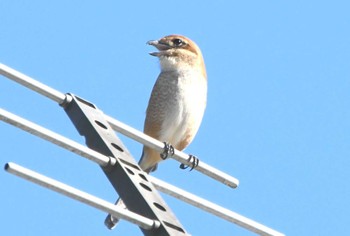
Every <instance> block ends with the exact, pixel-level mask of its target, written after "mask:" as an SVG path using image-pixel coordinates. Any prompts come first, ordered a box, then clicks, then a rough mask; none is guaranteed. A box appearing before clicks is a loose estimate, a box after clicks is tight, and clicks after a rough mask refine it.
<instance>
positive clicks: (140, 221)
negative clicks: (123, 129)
mask: <svg viewBox="0 0 350 236" xmlns="http://www.w3.org/2000/svg"><path fill="white" fill-rule="evenodd" d="M5 170H6V171H7V172H9V173H11V174H14V175H16V176H19V177H21V178H23V179H26V180H28V181H30V182H33V183H36V184H38V185H40V186H42V187H45V188H48V189H51V190H53V191H55V192H57V193H61V194H63V195H65V196H67V197H70V198H73V199H75V200H77V201H80V202H82V203H85V204H87V205H89V206H92V207H94V208H96V209H99V210H101V211H104V212H107V213H110V214H112V215H113V216H115V217H119V218H121V219H124V220H127V221H129V222H131V223H134V224H137V225H139V226H140V227H142V228H144V229H153V228H158V227H159V225H160V223H159V221H154V220H151V219H149V218H146V217H143V216H141V215H139V214H135V213H133V212H131V211H128V210H125V209H120V208H118V207H116V206H115V205H114V204H112V203H109V202H107V201H105V200H103V199H101V198H98V197H95V196H93V195H91V194H88V193H86V192H83V191H80V190H78V189H76V188H73V187H71V186H69V185H66V184H64V183H62V182H59V181H57V180H54V179H51V178H49V177H46V176H44V175H41V174H39V173H36V172H34V171H32V170H29V169H27V168H24V167H22V166H19V165H17V164H15V163H7V164H6V165H5Z"/></svg>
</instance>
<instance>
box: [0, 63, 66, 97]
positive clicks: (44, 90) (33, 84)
mask: <svg viewBox="0 0 350 236" xmlns="http://www.w3.org/2000/svg"><path fill="white" fill-rule="evenodd" d="M0 74H2V75H3V76H5V77H7V78H9V79H11V80H13V81H16V82H17V83H19V84H21V85H23V86H24V87H27V88H29V89H31V90H34V91H36V92H38V93H40V94H41V95H44V96H45V97H48V98H50V99H52V100H54V101H55V102H57V103H59V104H62V103H63V102H64V100H65V98H66V95H65V94H63V93H61V92H59V91H57V90H55V89H53V88H51V87H49V86H47V85H45V84H43V83H40V82H39V81H37V80H35V79H32V78H30V77H29V76H26V75H24V74H22V73H21V72H19V71H16V70H14V69H12V68H10V67H8V66H5V65H4V64H0Z"/></svg>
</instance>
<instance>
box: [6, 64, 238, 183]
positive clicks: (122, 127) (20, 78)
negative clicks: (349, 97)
mask: <svg viewBox="0 0 350 236" xmlns="http://www.w3.org/2000/svg"><path fill="white" fill-rule="evenodd" d="M0 74H2V75H4V76H5V77H7V78H9V79H11V80H14V81H16V82H17V83H19V84H21V85H23V86H25V87H27V88H29V89H32V90H34V91H36V92H38V93H40V94H42V95H44V96H46V97H48V98H51V99H52V100H54V101H55V102H57V103H59V104H61V105H62V104H64V103H65V102H66V100H69V99H70V98H69V95H66V94H63V93H61V92H59V91H57V90H55V89H52V88H50V87H48V86H47V85H44V84H42V83H40V82H38V81H36V80H34V79H32V78H30V77H29V76H26V75H24V74H22V73H20V72H18V71H16V70H14V69H12V68H10V67H8V66H5V65H4V64H0ZM105 119H106V120H107V122H108V123H109V124H110V125H111V127H112V128H113V129H114V130H116V131H117V132H119V133H121V134H124V135H125V136H127V137H130V138H132V139H134V140H136V141H138V142H140V143H142V144H143V145H146V146H148V147H150V148H153V149H155V150H157V151H158V152H162V151H163V148H164V144H163V143H162V142H160V141H158V140H156V139H154V138H152V137H149V136H147V135H145V134H144V133H142V132H140V131H138V130H136V129H134V128H132V127H130V126H128V125H126V124H123V123H122V122H120V121H118V120H116V119H113V118H112V117H110V116H107V115H105ZM164 141H165V140H164ZM171 157H172V158H173V159H175V160H177V161H179V162H181V163H183V164H187V165H191V163H190V162H188V154H185V153H183V152H180V151H178V150H175V153H174V155H173V156H171ZM195 170H198V171H200V172H202V173H203V174H205V175H207V176H209V177H211V178H213V179H215V180H217V181H219V182H221V183H223V184H225V185H227V186H229V187H231V188H236V187H237V186H238V184H239V181H238V180H237V179H236V178H234V177H232V176H230V175H228V174H226V173H224V172H222V171H220V170H218V169H216V168H214V167H211V166H209V165H208V164H206V163H204V162H203V161H199V165H198V166H197V167H196V168H195Z"/></svg>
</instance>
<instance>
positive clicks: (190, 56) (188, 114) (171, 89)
mask: <svg viewBox="0 0 350 236" xmlns="http://www.w3.org/2000/svg"><path fill="white" fill-rule="evenodd" d="M147 44H148V45H151V46H154V47H155V48H156V49H157V50H158V51H156V52H151V53H150V55H152V56H154V57H157V58H158V59H159V63H160V74H159V76H158V78H157V80H156V82H155V84H154V86H153V89H152V92H151V96H150V99H149V102H148V106H147V110H146V118H145V122H144V130H143V132H144V133H145V134H146V135H149V136H151V137H153V138H155V139H157V140H159V141H163V142H164V143H165V150H164V153H163V154H159V153H158V152H157V151H156V150H153V149H152V148H150V147H147V146H144V147H143V151H142V155H141V158H140V161H139V166H140V167H141V169H142V170H143V171H145V172H146V173H150V172H152V171H155V170H156V169H157V166H158V163H159V162H161V161H162V160H163V159H165V158H166V156H167V154H168V153H167V152H169V149H170V152H173V150H174V149H173V148H175V149H177V150H179V151H182V150H184V149H185V148H186V147H187V146H188V145H189V144H190V143H191V142H192V140H193V139H194V137H195V135H196V133H197V131H198V129H199V127H200V124H201V122H202V118H203V115H204V111H205V108H206V103H207V73H206V69H205V64H204V59H203V56H202V53H201V50H200V48H199V47H198V46H197V44H196V43H195V42H194V41H192V40H191V39H189V38H187V37H185V36H182V35H176V34H173V35H168V36H165V37H162V38H161V39H159V40H150V41H148V42H147ZM190 159H192V160H196V159H195V158H194V156H192V155H190V158H189V160H190ZM197 164H198V160H197ZM183 167H184V166H182V168H183ZM116 204H117V205H122V204H123V203H122V201H121V200H118V201H117V203H116ZM117 222H118V220H117V219H115V218H114V217H111V216H107V218H106V221H105V224H106V226H107V227H108V228H109V229H112V228H113V227H114V226H115V224H116V223H117Z"/></svg>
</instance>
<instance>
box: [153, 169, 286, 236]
mask: <svg viewBox="0 0 350 236" xmlns="http://www.w3.org/2000/svg"><path fill="white" fill-rule="evenodd" d="M148 178H149V180H150V181H151V182H152V183H153V185H154V187H156V189H157V190H159V191H161V192H163V193H166V194H168V195H170V196H172V197H175V198H177V199H179V200H182V201H184V202H186V203H188V204H190V205H192V206H195V207H197V208H200V209H202V210H204V211H206V212H209V213H211V214H213V215H216V216H218V217H220V218H222V219H225V220H227V221H229V222H231V223H234V224H237V225H239V226H241V227H243V228H245V229H247V230H249V231H252V232H255V233H257V234H259V235H264V236H283V235H284V234H282V233H280V232H277V231H275V230H273V229H271V228H268V227H266V226H264V225H262V224H260V223H258V222H255V221H253V220H251V219H248V218H246V217H244V216H242V215H239V214H237V213H235V212H233V211H230V210H228V209H226V208H224V207H221V206H219V205H217V204H215V203H212V202H210V201H208V200H206V199H203V198H201V197H198V196H196V195H194V194H192V193H189V192H187V191H185V190H183V189H180V188H178V187H176V186H174V185H171V184H168V183H166V182H164V181H162V180H160V179H157V178H155V177H153V176H148Z"/></svg>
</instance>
